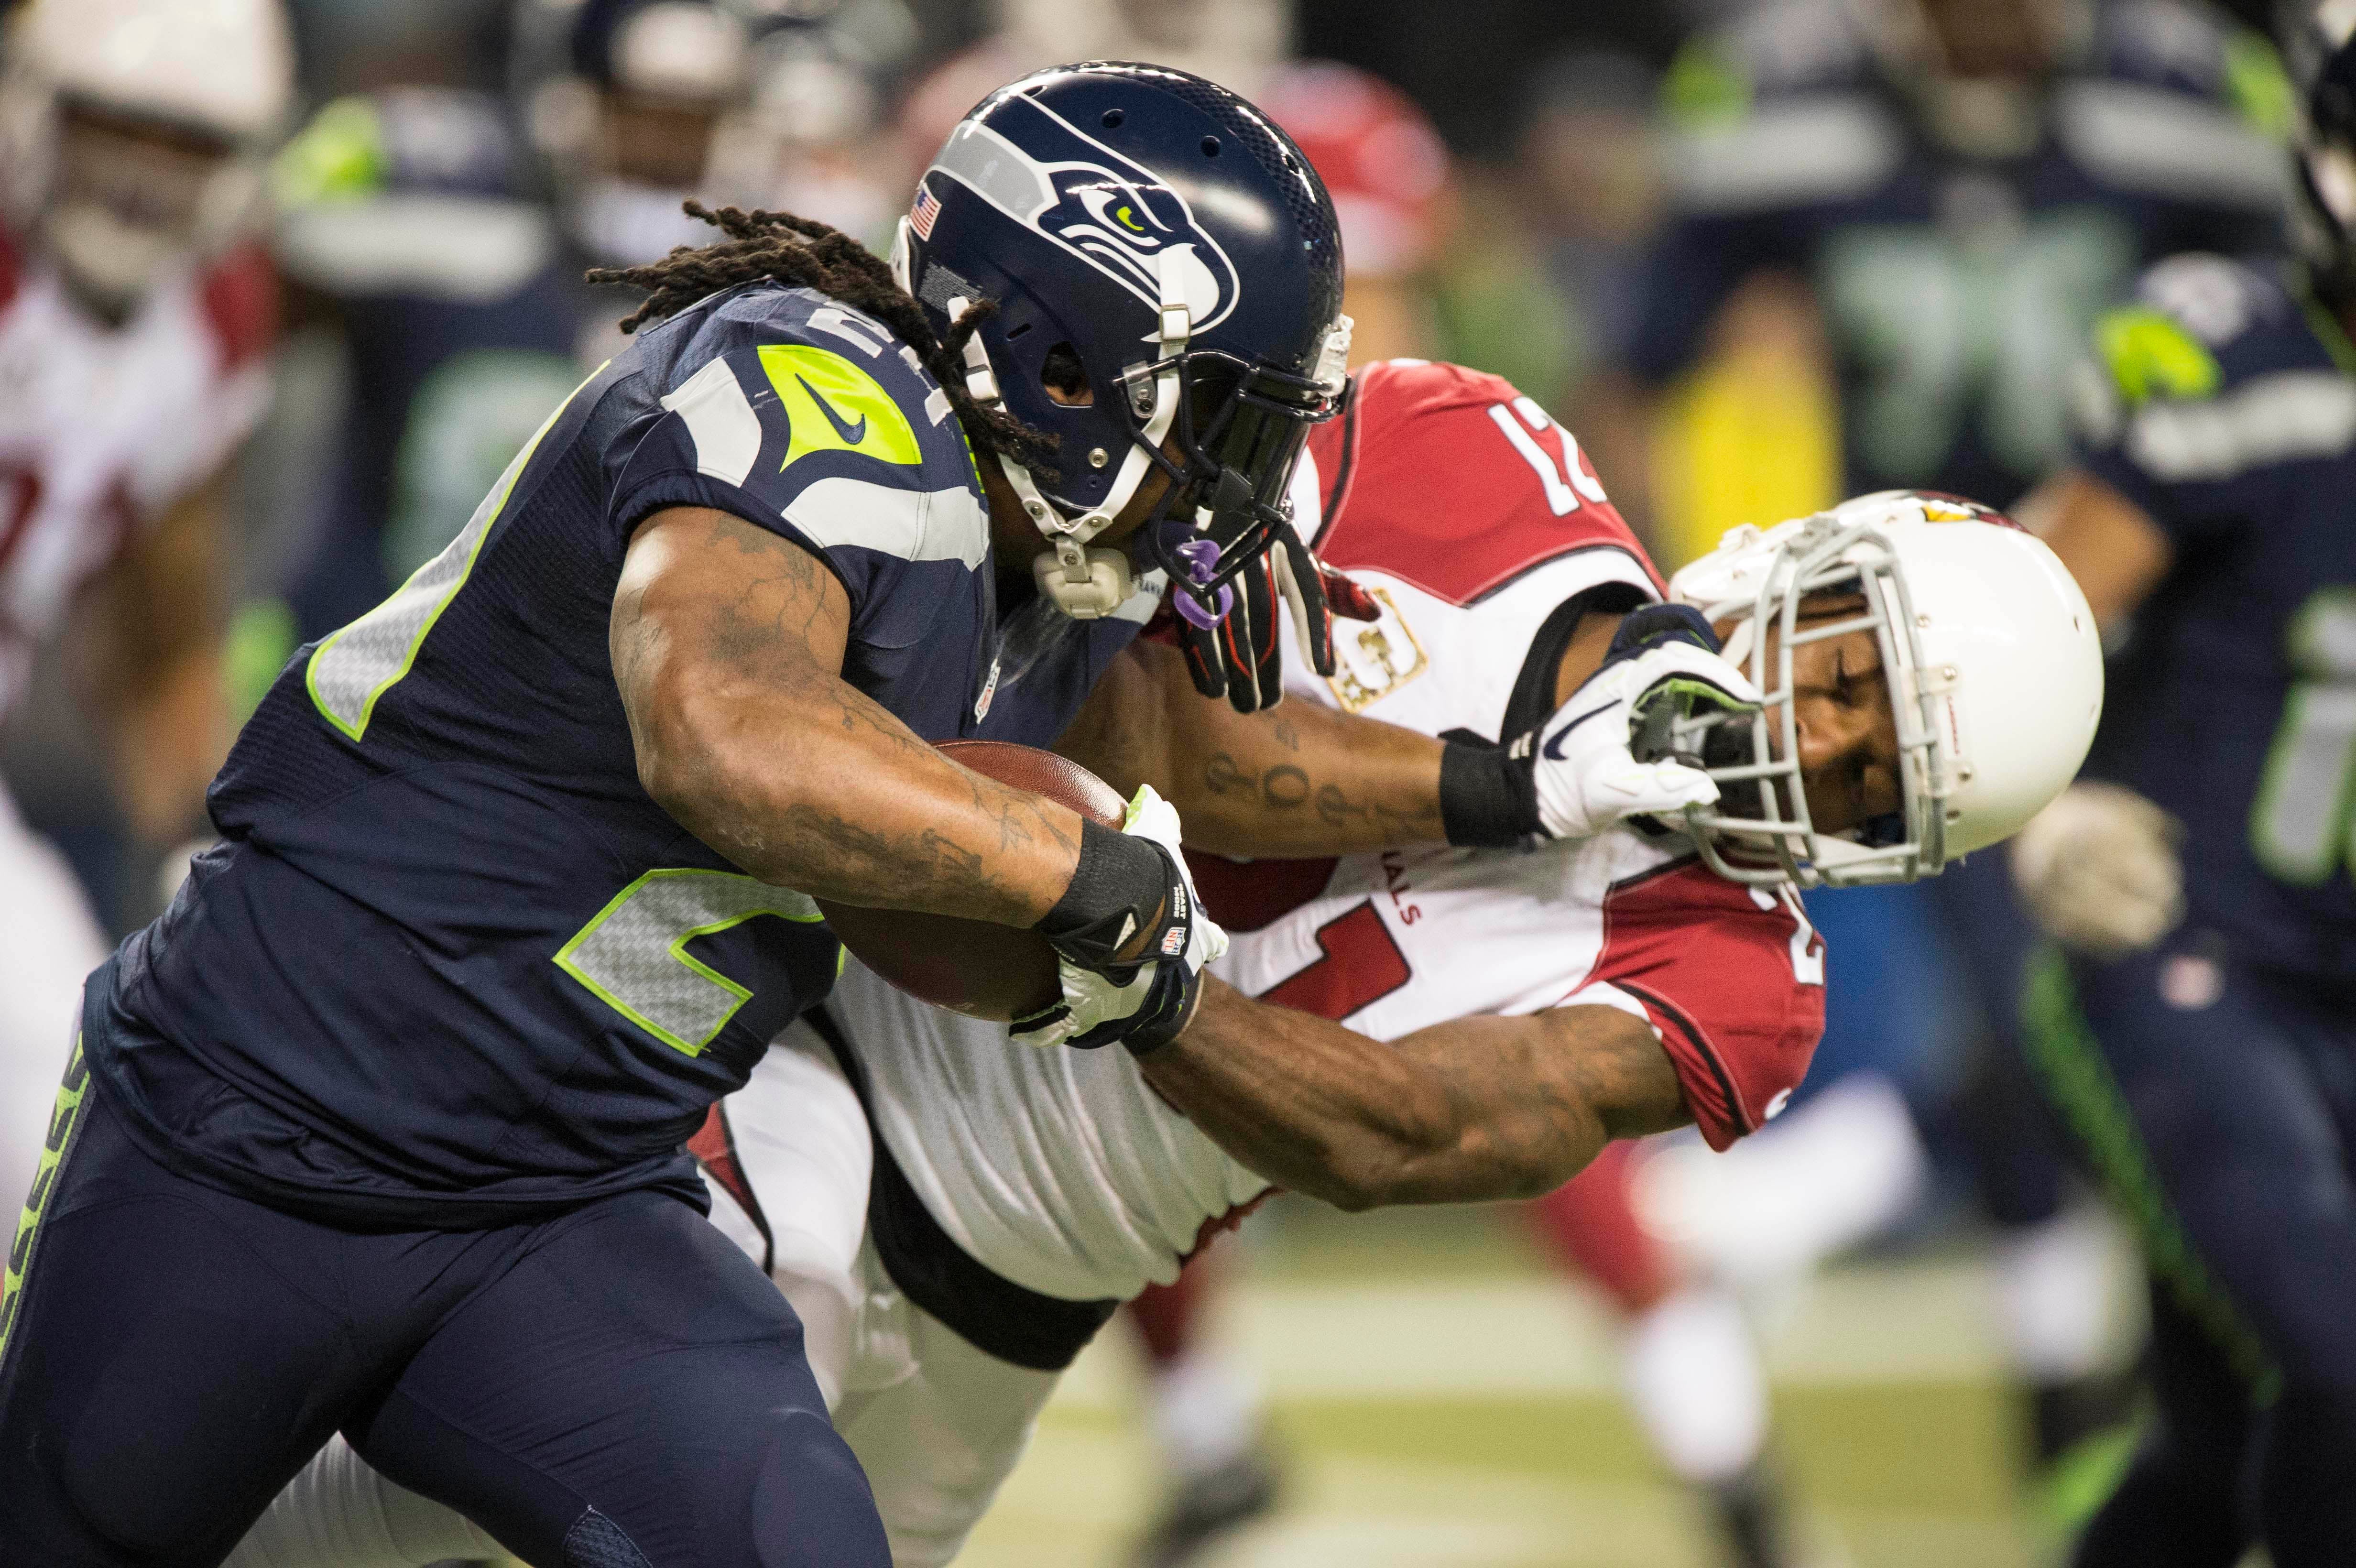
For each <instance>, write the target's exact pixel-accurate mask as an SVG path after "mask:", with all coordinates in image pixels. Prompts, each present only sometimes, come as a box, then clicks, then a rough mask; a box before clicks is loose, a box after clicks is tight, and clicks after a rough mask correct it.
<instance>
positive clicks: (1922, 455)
mask: <svg viewBox="0 0 2356 1568" xmlns="http://www.w3.org/2000/svg"><path fill="white" fill-rule="evenodd" d="M1667 95H1668V101H1669V103H1670V106H1671V109H1672V113H1673V118H1674V121H1675V123H1676V133H1675V134H1674V136H1673V137H1672V140H1671V144H1670V147H1669V151H1668V154H1667V164H1668V168H1669V171H1670V176H1671V181H1672V201H1673V208H1674V217H1673V221H1672V223H1671V226H1670V228H1669V229H1668V230H1667V231H1666V232H1665V235H1664V237H1663V238H1662V240H1661V241H1660V242H1659V245H1658V248H1657V250H1656V251H1655V255H1654V257H1653V259H1652V266H1651V270H1650V273H1649V277H1648V282H1649V283H1650V285H1651V286H1650V288H1649V291H1648V293H1647V296H1646V299H1645V303H1644V309H1643V312H1642V316H1641V321H1640V324H1639V327H1638V331H1637V335H1636V338H1635V341H1634V344H1633V349H1632V364H1633V368H1634V369H1635V371H1636V373H1637V375H1638V376H1639V377H1640V378H1641V379H1644V380H1646V381H1648V382H1650V383H1652V384H1654V385H1655V386H1659V385H1662V384H1665V382H1666V381H1667V380H1668V379H1670V378H1671V377H1673V376H1675V375H1676V373H1678V372H1679V371H1680V370H1682V369H1683V368H1686V367H1687V366H1689V365H1691V364H1693V363H1694V362H1695V361H1696V359H1697V357H1698V356H1700V355H1701V354H1702V353H1703V352H1704V350H1705V348H1706V347H1708V345H1709V344H1710V342H1711V341H1712V336H1711V335H1712V333H1713V331H1714V330H1718V331H1723V330H1725V329H1726V328H1727V327H1729V326H1732V325H1736V324H1738V323H1739V322H1740V321H1743V320H1746V319H1748V320H1750V321H1751V322H1752V323H1753V328H1754V330H1756V331H1760V332H1766V333H1772V334H1774V335H1777V336H1779V338H1780V339H1781V340H1784V341H1800V342H1806V341H1818V342H1821V343H1823V344H1824V345H1825V352H1826V354H1827V355H1828V357H1829V373H1830V376H1831V379H1832V380H1833V382H1834V384H1835V385H1836V386H1837V389H1838V393H1839V415H1840V421H1841V435H1842V449H1843V457H1844V461H1845V464H1846V466H1847V488H1848V489H1850V490H1861V489H1871V488H1875V487H1879V486H1883V485H1917V486H1922V487H1924V488H1930V489H1936V490H1943V491H1948V492H1951V493H1954V494H1958V495H1965V496H1974V497H1976V498H1978V499H1981V500H1985V501H1987V502H1989V503H1992V504H1995V505H1998V506H2003V505H2007V504H2008V503H2009V502H2011V501H2012V500H2013V499H2015V498H2016V497H2018V496H2019V494H2020V492H2021V491H2022V490H2023V489H2025V488H2026V487H2027V486H2028V485H2029V484H2031V483H2032V482H2034V481H2035V480H2036V479H2037V478H2038V477H2039V476H2040V475H2042V474H2044V473H2045V472H2046V471H2047V470H2049V469H2050V468H2051V467H2052V466H2053V465H2054V464H2056V463H2057V462H2058V461H2060V459H2061V456H2062V455H2063V453H2064V451H2065V448H2066V442H2067V432H2066V429H2065V425H2064V421H2063V418H2062V410H2063V405H2064V399H2065V394H2066V389H2067V374H2066V372H2067V370H2068V367H2069V365H2070V362H2071V360H2072V357H2074V354H2075V352H2076V350H2075V349H2074V347H2072V345H2074V344H2075V343H2076V342H2078V341H2079V340H2080V339H2081V338H2082V336H2083V333H2084V332H2085V330H2086V328H2087V327H2088V325H2090V324H2091V322H2092V321H2093V319H2094V315H2096V313H2097V312H2098V311H2099V310H2100V309H2101V308H2102V307H2103V305H2104V304H2105V302H2106V301H2108V300H2109V299H2110V298H2112V297H2114V296H2115V293H2116V292H2117V291H2118V290H2119V289H2120V288H2121V287H2123V286H2124V284H2125V283H2126V281H2127V280H2128V279H2129V278H2131V277H2132V276H2133V274H2134V272H2135V271H2136V269H2137V268H2138V267H2140V266H2142V265H2145V264H2147V263H2148V262H2150V261H2154V260H2156V259H2157V258H2158V257H2160V256H2162V255H2165V254H2168V253H2169V252H2170V251H2179V250H2183V249H2187V248H2198V249H2205V250H2215V251H2224V252H2227V253H2235V252H2240V251H2254V250H2256V251H2263V250H2267V249H2270V248H2273V247H2276V246H2277V245H2278V244H2279V240H2278V238H2277V235H2278V229H2277V224H2278V219H2279V212H2280V198H2281V194H2282V191H2283V188H2284V181H2283V178H2282V165H2281V159H2280V156H2279V154H2278V151H2277V148H2276V142H2275V141H2274V139H2273V138H2274V137H2275V135H2276V134H2277V133H2279V130H2280V128H2281V126H2282V124H2283V121H2284V115H2285V111H2286V92H2285V91H2284V89H2283V86H2282V81H2281V77H2280V74H2279V71H2278V69H2276V67H2275V65H2274V63H2273V55H2272V51H2271V50H2270V48H2268V47H2267V45H2266V44H2265V41H2264V40H2263V39H2262V38H2259V37H2255V36H2254V35H2249V34H2244V33H2241V32H2238V31H2235V30H2232V29H2230V28H2228V27H2225V26H2224V25H2223V24H2222V22H2221V21H2220V20H2219V19H2217V18H2216V17H2214V16H2212V15H2211V14H2210V13H2209V12H2207V11H2205V10H2202V9H2201V8H2199V7H2197V6H2194V5H2185V4H2179V3H2177V0H2159V3H2156V4H2113V3H2110V0H1873V3H1871V4H1866V5H1853V6H1837V5H1816V4H1809V3H1805V0H1790V3H1776V4H1769V5H1762V6H1759V7H1756V8H1754V9H1752V10H1751V11H1749V12H1747V13H1746V14H1744V15H1743V16H1741V17H1740V19H1739V20H1738V21H1737V22H1736V23H1734V24H1733V25H1732V26H1731V27H1729V28H1728V29H1726V30H1725V31H1722V32H1719V33H1714V34H1710V35H1707V36H1705V37H1702V38H1700V39H1697V41H1696V42H1695V43H1693V44H1692V45H1690V46H1689V47H1688V48H1687V50H1686V52H1685V53H1684V55H1683V56H1682V57H1681V58H1680V59H1679V60H1678V62H1677V64H1676V67H1675V69H1673V70H1672V72H1671V74H1670V78H1669V81H1668V87H1667ZM1779 280H1782V282H1780V283H1779ZM1794 282H1796V283H1797V284H1798V287H1797V288H1794V287H1792V286H1791V283H1794ZM1795 311H1796V316H1797V319H1795ZM1811 317H1813V319H1810V318H1811ZM1714 324H1716V325H1714ZM1606 458H1607V460H1608V461H1612V462H1614V463H1615V464H1624V463H1625V461H1626V460H1625V459H1624V458H1622V457H1621V455H1620V454H1618V453H1611V452H1608V451H1607V452H1606ZM1623 472H1628V473H1630V474H1631V475H1632V478H1630V479H1623V480H1622V485H1628V484H1631V483H1632V482H1633V478H1634V477H1635V476H1641V475H1642V473H1643V472H1644V470H1643V469H1642V468H1641V467H1635V466H1633V465H1631V466H1629V467H1627V468H1625V469H1623ZM1812 910H1813V912H1814V913H1815V916H1816V918H1817V919H1818V920H1819V922H1820V923H1821V924H1822V925H1823V928H1824V929H1825V931H1826V935H1827V939H1828V940H1829V941H1830V942H1832V944H1834V945H1836V946H1837V947H1839V948H1840V949H1841V951H1842V953H1843V955H1844V958H1845V960H1846V961H1845V963H1844V964H1843V965H1842V966H1841V969H1840V970H1839V972H1838V973H1837V975H1836V976H1835V979H1834V984H1833V990H1832V992H1831V994H1830V995H1829V997H1827V1007H1828V1023H1827V1029H1826V1049H1825V1051H1824V1054H1823V1059H1822V1064H1821V1072H1822V1074H1823V1075H1822V1076H1820V1078H1819V1079H1818V1080H1817V1081H1815V1083H1812V1084H1811V1090H1812V1091H1813V1093H1814V1095H1815V1098H1814V1099H1813V1100H1812V1099H1811V1097H1810V1096H1808V1095H1804V1096H1803V1104H1800V1105H1799V1106H1795V1108H1794V1117H1793V1119H1792V1121H1791V1122H1790V1123H1789V1124H1787V1125H1786V1126H1784V1127H1782V1128H1779V1129H1777V1132H1778V1137H1777V1138H1776V1139H1773V1140H1762V1143H1761V1145H1760V1146H1759V1147H1756V1148H1755V1149H1746V1150H1745V1151H1744V1154H1745V1156H1746V1157H1745V1158H1743V1159H1740V1160H1732V1161H1723V1162H1719V1161H1708V1162H1705V1161H1688V1162H1682V1163H1673V1164H1669V1165H1665V1166H1664V1167H1663V1168H1662V1170H1661V1171H1660V1173H1659V1175H1660V1178H1661V1179H1660V1180H1659V1181H1658V1183H1657V1184H1655V1186H1654V1187H1653V1190H1654V1191H1655V1193H1656V1195H1657V1196H1658V1197H1659V1199H1660V1200H1661V1201H1660V1205H1659V1207H1660V1211H1662V1213H1663V1216H1664V1221H1665V1223H1667V1224H1669V1225H1670V1226H1671V1228H1673V1229H1675V1230H1676V1231H1677V1232H1679V1233H1680V1235H1681V1237H1682V1238H1683V1239H1684V1240H1685V1241H1686V1242H1687V1243H1689V1244H1690V1245H1691V1246H1693V1247H1694V1248H1695V1249H1696V1250H1697V1251H1698V1252H1699V1253H1702V1254H1703V1255H1705V1256H1709V1257H1712V1258H1714V1259H1716V1260H1718V1262H1719V1266H1720V1267H1721V1268H1722V1269H1723V1270H1725V1271H1726V1272H1729V1273H1730V1274H1735V1275H1749V1276H1752V1277H1767V1276H1776V1275H1783V1274H1785V1273H1788V1272H1789V1271H1791V1270H1794V1269H1798V1268H1803V1267H1804V1266H1806V1265H1807V1264H1808V1261H1809V1260H1810V1259H1811V1258H1813V1257H1814V1256H1815V1255H1818V1254H1820V1253H1823V1252H1824V1251H1826V1250H1828V1249H1830V1248H1834V1247H1837V1246H1839V1245H1842V1244H1845V1243H1848V1242H1852V1241H1854V1240H1857V1239H1858V1238H1859V1237H1861V1236H1862V1235H1863V1234H1866V1233H1869V1232H1871V1231H1872V1230H1873V1229H1875V1228H1876V1227H1877V1226H1878V1225H1879V1224H1881V1223H1884V1222H1886V1221H1889V1220H1890V1218H1892V1217H1894V1215H1895V1214H1897V1213H1898V1212H1900V1211H1902V1210H1903V1209H1904V1208H1905V1207H1906V1206H1907V1204H1908V1202H1909V1201H1910V1200H1911V1199H1912V1197H1913V1196H1914V1195H1915V1194H1916V1193H1917V1192H1919V1191H1920V1190H1921V1187H1922V1179H1923V1176H1924V1174H1925V1171H1926V1160H1925V1157H1924V1153H1923V1150H1922V1145H1921V1142H1920V1139H1919V1137H1918V1136H1917V1135H1916V1133H1915V1132H1914V1130H1913V1127H1912V1119H1911V1117H1910V1115H1909V1107H1908V1104H1907V1103H1906V1100H1905V1098H1904V1097H1903V1096H1902V1095H1901V1093H1900V1088H1899V1086H1893V1083H1892V1081H1893V1080H1895V1081H1897V1084H1898V1085H1901V1086H1903V1087H1904V1088H1905V1089H1907V1090H1908V1091H1909V1092H1913V1093H1918V1094H1919V1093H1920V1091H1921V1090H1922V1088H1924V1087H1925V1086H1926V1085H1925V1084H1924V1083H1923V1082H1922V1081H1923V1080H1924V1079H1925V1078H1927V1077H1934V1076H1936V1075H1935V1074H1928V1073H1925V1072H1922V1057H1923V1053H1924V1051H1925V1050H1926V1049H1928V1048H1930V1047H1931V1046H1932V1045H1933V1042H1936V1041H1938V1040H1942V1039H1950V1038H1952V1036H1953V1025H1952V1022H1951V1021H1950V1020H1951V1019H1952V1017H1953V1012H1954V1009H1952V1008H1947V1007H1944V1006H1943V1005H1941V1003H1940V1001H1939V1000H1938V998H1941V997H1954V996H1955V995H1956V993H1957V990H1958V987H1959V986H1963V985H1968V986H1969V987H1972V988H1973V989H1974V990H1976V992H1977V994H1978V996H1979V997H1980V1000H1981V1007H1980V1009H1979V1010H1980V1011H1981V1012H1982V1013H1983V1014H1984V1015H1985V1016H1986V1019H1987V1028H1988V1029H1989V1030H1990V1032H1991V1033H1993V1034H1994V1035H1996V1036H1997V1040H1998V1045H1997V1049H1994V1050H1992V1051H1989V1052H1988V1053H1987V1062H1986V1064H1985V1065H1984V1067H1982V1068H1981V1069H1980V1070H1979V1072H1978V1073H1977V1077H1976V1084H1975V1090H1976V1094H1977V1095H1978V1098H1977V1099H1976V1102H1975V1104H1974V1106H1973V1115H1971V1116H1970V1117H1969V1118H1968V1121H1967V1129H1968V1130H1969V1131H1970V1132H1971V1133H1972V1134H1973V1135H1974V1139H1975V1142H1976V1148H1975V1150H1974V1154H1975V1162H1976V1167H1977V1175H1978V1177H1979V1179H1980V1184H1981V1193H1982V1197H1983V1200H1984V1201H1985V1202H1986V1203H1987V1207H1988V1209H1989V1211H1990V1213H1991V1214H1992V1216H1993V1217H1995V1218H1996V1219H1997V1220H1998V1221H2000V1222H2001V1223H2002V1224H2003V1225H2004V1227H2005V1229H2004V1232H2003V1234H2002V1237H2001V1239H2000V1241H1999V1248H1998V1286H1999V1288H1998V1306H1999V1313H1998V1316H1999V1320H2000V1323H2001V1325H2002V1328H2003V1329H2004V1332H2005V1336H2006V1339H2007V1342H2008V1346H2009V1348H2010V1349H2011V1352H2012V1355H2013V1359H2014V1360H2015V1362H2016V1364H2017V1367H2018V1369H2019V1373H2020V1375H2021V1377H2022V1378H2023V1380H2024V1381H2026V1382H2027V1383H2029V1385H2030V1389H2031V1392H2032V1400H2031V1406H2032V1413H2033V1416H2034V1422H2033V1429H2034V1435H2035V1442H2036V1451H2037V1456H2038V1457H2039V1458H2040V1460H2043V1461H2051V1460H2054V1459H2056V1458H2058V1457H2059V1456H2061V1455H2062V1454H2063V1453H2064V1452H2065V1451H2066V1450H2067V1449H2069V1448H2070V1447H2071V1445H2072V1444H2073V1443H2074V1441H2075V1440H2076V1439H2078V1438H2079V1437H2081V1436H2082V1435H2085V1434H2086V1433H2087V1431H2088V1430H2089V1428H2090V1426H2091V1425H2092V1424H2094V1423H2097V1422H2099V1421H2101V1420H2103V1419H2104V1418H2105V1416H2106V1414H2107V1413H2108V1412H2109V1411H2110V1410H2111V1409H2113V1408H2115V1407H2114V1406H2112V1405H2110V1404H2108V1403H2105V1402H2104V1400H2103V1398H2102V1397H2100V1396H2101V1394H2102V1392H2103V1387H2102V1384H2101V1382H2100V1381H2099V1380H2098V1379H2097V1378H2096V1376H2095V1374H2097V1373H2098V1372H2099V1371H2100V1370H2101V1366H2102V1357H2103V1354H2104V1349H2105V1347H2106V1344H2107V1339H2108V1336H2107V1314H2106V1312H2105V1311H2104V1299H2105V1292H2104V1288H2103V1281H2104V1256H2105V1253H2104V1246H2103V1238H2102V1235H2101V1232H2099V1230H2096V1229H2093V1228H2091V1227H2089V1226H2088V1224H2087V1223H2086V1221H2085V1220H2084V1218H2083V1216H2081V1215H2079V1214H2076V1213H2074V1212H2072V1211H2071V1210H2070V1209H2069V1208H2067V1207H2065V1206H2064V1203H2063V1200H2062V1190H2061V1184H2060V1165H2059V1160H2058V1157H2057V1154H2056V1152H2055V1151H2053V1150H2052V1149H2051V1147H2050V1140H2049V1139H2048V1138H2047V1136H2045V1135H2044V1134H2043V1133H2042V1131H2041V1128H2040V1127H2039V1126H2038V1125H2037V1119H2036V1116H2035V1115H2034V1113H2033V1111H2032V1110H2031V1109H2030V1107H2031V1105H2032V1104H2033V1098H2032V1096H2031V1095H2030V1094H2029V1093H2028V1092H2027V1089H2026V1085H2025V1082H2024V1081H2023V1079H2022V1076H2021V1074H2020V1072H2019V1067H2018V1065H2017V1062H2018V1056H2017V1051H2016V1049H2015V1048H2014V1047H2013V1044H2012V1041H2011V1029H2010V1020H2011V1016H2012V1012H2011V998H2012V997H2013V995H2014V994H2015V988H2016V983H2017V978H2018V976H2019V973H2020V970H2021V965H2022V964H2023V962H2024V959H2025V955H2026V953H2027V950H2028V947H2029V933H2028V931H2027V929H2026V925H2025V923H2024V922H2023V921H2022V920H2021V919H2020V917H2019V915H2018V914H2017V913H2015V912H2013V910H2012V907H2011V904H2010V901H2009V897H2008V890H2007V889H2006V887H2005V886H2004V880H2003V876H2002V871H2001V869H2000V868H1998V867H1997V866H1996V865H1995V864H1994V863H1993V861H1992V860H1990V861H1987V863H1985V864H1982V865H1978V866H1972V867H1967V868H1965V869H1963V870H1962V871H1961V872H1959V873H1958V874H1957V875H1955V876H1952V877H1947V878H1943V879H1941V880H1940V882H1939V884H1938V885H1937V886H1936V887H1935V888H1932V889H1924V890H1921V891H1876V892H1871V893H1863V894H1845V895H1837V896H1835V897H1831V898H1826V899H1821V900H1816V901H1813V903H1812ZM1943 932H1944V933H1945V935H1946V941H1944V942H1942V941H1940V940H1939V936H1940V934H1941V933H1943ZM1950 952H1952V954H1953V955H1954V960H1960V961H1961V963H1962V965H1963V968H1964V974H1963V976H1961V977H1958V976H1954V974H1953V973H1952V972H1951V971H1950V969H1949V968H1948V967H1947V965H1948V964H1949V963H1950V962H1951V961H1952V960H1951V959H1950V958H1949V954H1950ZM1851 1067H1858V1068H1865V1069H1868V1070H1869V1071H1867V1072H1852V1073H1849V1074H1848V1075H1847V1077H1846V1078H1844V1077H1843V1076H1842V1072H1843V1070H1844V1069H1845V1068H1851ZM1915 1109H1916V1110H1918V1111H1921V1110H1926V1109H1927V1107H1924V1106H1921V1105H1918V1106H1916V1107H1915ZM1811 1128H1815V1129H1816V1133H1815V1136H1813V1137H1812V1136H1809V1134H1810V1129H1811ZM1771 1150H1772V1154H1773V1155H1774V1158H1773V1159H1772V1161H1771V1160H1770V1154H1771Z"/></svg>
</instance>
